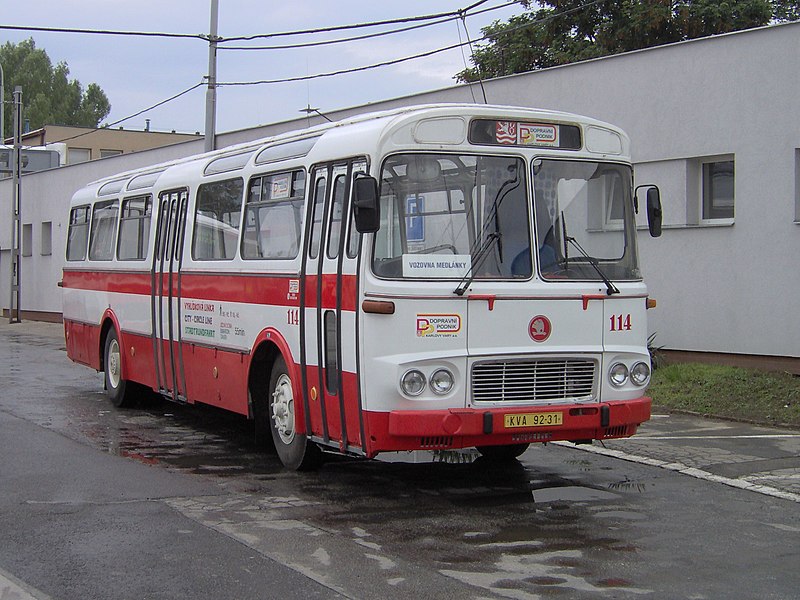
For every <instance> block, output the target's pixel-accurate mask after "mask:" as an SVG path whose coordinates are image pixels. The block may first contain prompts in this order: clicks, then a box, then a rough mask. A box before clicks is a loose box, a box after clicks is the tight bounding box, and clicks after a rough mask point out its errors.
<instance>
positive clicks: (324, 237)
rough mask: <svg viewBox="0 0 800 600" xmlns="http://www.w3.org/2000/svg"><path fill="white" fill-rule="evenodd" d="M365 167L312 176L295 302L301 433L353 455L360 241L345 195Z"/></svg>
mask: <svg viewBox="0 0 800 600" xmlns="http://www.w3.org/2000/svg"><path fill="white" fill-rule="evenodd" d="M366 168H367V167H366V162H365V161H364V160H351V161H346V162H342V163H334V164H329V165H324V166H320V167H317V168H316V169H314V170H313V172H312V176H311V181H310V183H311V186H312V188H311V189H312V192H311V202H310V203H309V204H310V207H309V218H308V219H307V223H308V235H307V236H306V239H307V240H308V243H307V244H306V249H305V258H304V266H303V285H302V286H301V301H300V305H301V307H302V309H301V317H300V321H301V322H300V331H301V340H302V349H301V357H300V359H301V363H302V368H303V392H304V394H303V397H304V413H305V416H306V417H305V418H306V429H307V431H310V432H312V435H311V437H312V438H313V439H315V440H317V441H321V442H323V443H324V444H326V445H336V446H338V448H339V450H340V451H342V452H347V451H350V452H356V453H360V452H361V451H362V449H363V446H364V444H363V439H364V433H363V432H364V425H363V420H362V414H361V398H360V386H359V376H358V359H357V356H358V353H357V317H358V282H357V275H356V274H357V272H358V271H357V267H358V254H359V250H360V235H359V234H358V233H357V232H356V231H355V227H353V226H352V225H353V221H352V217H351V211H352V209H351V205H352V203H351V195H352V188H353V186H352V181H353V177H354V175H355V174H356V173H359V172H364V171H366Z"/></svg>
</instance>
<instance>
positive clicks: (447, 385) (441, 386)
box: [431, 369, 455, 396]
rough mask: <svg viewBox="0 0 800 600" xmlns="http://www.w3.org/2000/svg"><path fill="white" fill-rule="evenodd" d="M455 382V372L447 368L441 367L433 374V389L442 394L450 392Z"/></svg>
mask: <svg viewBox="0 0 800 600" xmlns="http://www.w3.org/2000/svg"><path fill="white" fill-rule="evenodd" d="M454 383H455V380H454V379H453V374H452V373H451V372H450V371H448V370H447V369H439V370H438V371H436V372H435V373H434V374H433V375H431V389H432V390H433V391H434V393H435V394H439V395H440V396H444V395H445V394H448V393H450V390H452V389H453V384H454Z"/></svg>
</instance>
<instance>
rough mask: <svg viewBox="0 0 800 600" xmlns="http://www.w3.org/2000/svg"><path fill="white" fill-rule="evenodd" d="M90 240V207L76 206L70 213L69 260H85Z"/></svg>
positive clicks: (68, 234)
mask: <svg viewBox="0 0 800 600" xmlns="http://www.w3.org/2000/svg"><path fill="white" fill-rule="evenodd" d="M88 242H89V207H88V206H76V207H75V208H73V209H72V210H71V211H70V213H69V232H68V233H67V260H69V261H76V260H85V259H86V244H87V243H88Z"/></svg>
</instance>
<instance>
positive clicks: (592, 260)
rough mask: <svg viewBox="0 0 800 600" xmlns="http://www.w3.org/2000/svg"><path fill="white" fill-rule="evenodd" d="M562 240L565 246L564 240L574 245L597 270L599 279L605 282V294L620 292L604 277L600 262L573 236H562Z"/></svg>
mask: <svg viewBox="0 0 800 600" xmlns="http://www.w3.org/2000/svg"><path fill="white" fill-rule="evenodd" d="M564 242H565V246H566V242H569V243H570V244H572V245H573V246H575V247H576V248H577V249H578V252H580V253H581V254H582V255H583V257H584V258H585V259H586V260H588V261H589V264H590V265H592V267H594V270H595V271H597V274H598V275H600V279H602V280H603V283H605V284H606V294H608V295H609V296H611V295H612V294H619V293H620V292H619V290H618V289H617V286H615V285H614V284H613V283H611V280H610V279H609V278H608V277H606V274H605V273H603V270H602V269H601V268H600V264H599V263H598V262H597V259H596V258H594V257H593V256H589V254H588V253H587V252H586V250H584V249H583V246H581V245H580V244H579V243H578V241H577V240H576V239H575V238H574V237H569V236H564Z"/></svg>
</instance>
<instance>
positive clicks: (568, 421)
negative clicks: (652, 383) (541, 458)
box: [367, 397, 652, 456]
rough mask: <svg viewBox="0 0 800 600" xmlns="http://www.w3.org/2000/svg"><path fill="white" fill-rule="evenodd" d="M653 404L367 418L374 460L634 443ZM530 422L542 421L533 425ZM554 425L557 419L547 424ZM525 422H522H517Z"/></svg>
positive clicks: (451, 411) (395, 414) (374, 415)
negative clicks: (514, 447)
mask: <svg viewBox="0 0 800 600" xmlns="http://www.w3.org/2000/svg"><path fill="white" fill-rule="evenodd" d="M651 405H652V401H651V399H650V398H648V397H641V398H638V399H636V400H625V401H609V402H600V403H597V404H582V405H575V404H569V405H553V406H536V407H535V408H534V407H519V406H514V407H507V408H502V407H501V408H496V407H495V408H486V409H471V408H464V409H449V410H433V411H423V410H417V411H392V412H389V413H367V422H368V424H369V433H370V435H369V438H370V439H369V442H370V443H369V444H368V446H369V451H368V454H369V455H370V456H374V455H375V454H377V453H378V452H386V451H397V450H431V449H447V448H452V449H456V448H469V447H472V446H502V445H509V444H521V443H529V442H555V441H562V440H567V441H582V442H584V441H590V440H595V439H600V440H602V439H611V438H622V437H630V436H632V435H633V434H634V433H636V430H637V428H638V427H639V425H641V424H642V423H644V422H645V421H647V420H648V419H650V408H651ZM543 413H550V414H552V413H560V414H561V423H560V424H558V425H549V424H547V425H538V424H537V425H533V426H524V425H523V426H518V427H506V417H507V416H509V415H537V414H543ZM527 420H528V421H534V422H536V421H538V420H537V419H530V417H528V419H527ZM542 420H543V421H545V422H547V421H552V419H542ZM517 421H518V422H519V419H518V420H517Z"/></svg>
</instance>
